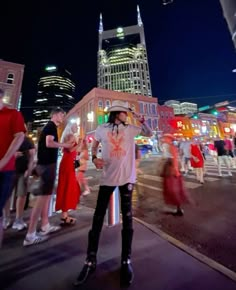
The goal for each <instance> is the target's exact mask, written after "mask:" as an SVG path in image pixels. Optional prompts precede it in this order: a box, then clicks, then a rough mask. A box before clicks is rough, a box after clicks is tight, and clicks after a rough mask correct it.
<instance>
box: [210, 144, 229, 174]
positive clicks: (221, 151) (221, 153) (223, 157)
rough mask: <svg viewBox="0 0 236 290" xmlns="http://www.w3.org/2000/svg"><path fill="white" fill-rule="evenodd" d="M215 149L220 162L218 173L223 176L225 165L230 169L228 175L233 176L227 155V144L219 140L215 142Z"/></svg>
mask: <svg viewBox="0 0 236 290" xmlns="http://www.w3.org/2000/svg"><path fill="white" fill-rule="evenodd" d="M214 147H215V148H216V152H217V161H218V172H219V176H222V168H221V166H222V163H224V164H225V165H226V167H227V169H228V175H229V176H232V172H231V167H230V160H229V157H228V155H227V150H226V144H225V141H224V140H221V139H220V138H217V140H215V142H214Z"/></svg>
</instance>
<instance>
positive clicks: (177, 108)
mask: <svg viewBox="0 0 236 290" xmlns="http://www.w3.org/2000/svg"><path fill="white" fill-rule="evenodd" d="M165 105H166V106H168V107H171V108H173V109H174V114H175V115H187V114H193V113H196V112H197V110H198V108H197V104H195V103H190V102H182V103H180V102H179V101H175V100H169V101H166V102H165Z"/></svg>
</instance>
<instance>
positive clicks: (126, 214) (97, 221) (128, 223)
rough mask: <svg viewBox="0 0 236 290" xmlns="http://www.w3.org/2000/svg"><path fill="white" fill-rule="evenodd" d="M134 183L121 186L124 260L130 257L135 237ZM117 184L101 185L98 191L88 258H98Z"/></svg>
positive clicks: (122, 254) (89, 237)
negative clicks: (108, 209) (110, 202)
mask: <svg viewBox="0 0 236 290" xmlns="http://www.w3.org/2000/svg"><path fill="white" fill-rule="evenodd" d="M133 187H134V185H133V184H131V183H127V184H125V185H122V186H119V191H120V198H121V212H122V219H123V229H122V253H121V258H122V260H127V259H130V256H131V245H132V237H133V220H132V192H133ZM115 188H116V187H115V186H100V188H99V192H98V199H97V206H96V209H95V213H94V216H93V224H92V229H91V230H90V231H89V236H88V249H87V259H88V260H91V259H96V254H97V250H98V244H99V237H100V233H101V230H102V226H103V221H104V216H105V214H106V209H107V207H108V204H109V200H110V196H111V194H112V192H113V191H114V189H115Z"/></svg>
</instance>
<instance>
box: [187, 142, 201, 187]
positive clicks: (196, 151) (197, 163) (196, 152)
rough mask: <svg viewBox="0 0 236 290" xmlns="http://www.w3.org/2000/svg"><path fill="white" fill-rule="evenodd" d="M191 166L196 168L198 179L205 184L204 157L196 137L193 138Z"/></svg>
mask: <svg viewBox="0 0 236 290" xmlns="http://www.w3.org/2000/svg"><path fill="white" fill-rule="evenodd" d="M190 161H191V166H192V167H193V168H195V169H196V177H197V180H198V181H199V182H200V183H201V184H203V183H204V178H203V175H204V157H203V155H202V151H201V149H200V144H198V142H197V140H196V139H193V141H192V144H191V159H190Z"/></svg>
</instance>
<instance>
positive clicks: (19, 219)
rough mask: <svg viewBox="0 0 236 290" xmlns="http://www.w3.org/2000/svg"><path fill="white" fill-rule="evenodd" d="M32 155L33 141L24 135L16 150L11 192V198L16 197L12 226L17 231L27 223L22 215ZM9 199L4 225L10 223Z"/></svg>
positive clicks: (30, 171) (32, 163) (32, 159)
mask: <svg viewBox="0 0 236 290" xmlns="http://www.w3.org/2000/svg"><path fill="white" fill-rule="evenodd" d="M34 157H35V146H34V143H33V141H32V140H31V139H30V138H29V137H28V136H25V138H24V141H23V143H22V144H21V146H20V148H19V149H18V151H17V152H16V163H15V167H16V171H15V173H16V176H15V180H14V189H13V192H12V198H14V199H15V197H16V218H15V221H14V223H13V225H12V228H13V229H15V230H18V231H21V230H23V229H24V228H26V227H27V224H26V223H25V222H24V219H23V215H24V207H25V203H26V197H27V193H28V181H29V176H31V173H32V170H33V167H34ZM10 201H11V198H9V199H8V202H7V204H6V206H5V208H4V218H5V219H6V221H7V223H6V224H5V227H7V226H8V225H10Z"/></svg>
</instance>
